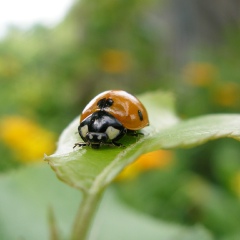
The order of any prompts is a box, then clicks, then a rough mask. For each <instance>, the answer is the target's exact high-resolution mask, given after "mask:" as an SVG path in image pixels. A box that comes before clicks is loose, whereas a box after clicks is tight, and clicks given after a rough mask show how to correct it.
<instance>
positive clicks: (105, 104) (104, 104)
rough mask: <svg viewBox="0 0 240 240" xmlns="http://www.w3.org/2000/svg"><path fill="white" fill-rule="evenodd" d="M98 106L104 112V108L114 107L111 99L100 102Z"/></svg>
mask: <svg viewBox="0 0 240 240" xmlns="http://www.w3.org/2000/svg"><path fill="white" fill-rule="evenodd" d="M97 105H98V107H99V108H100V109H101V110H103V109H104V108H108V107H111V106H112V105H113V100H112V99H111V98H103V99H100V100H99V101H98V103H97Z"/></svg>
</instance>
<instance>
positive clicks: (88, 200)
mask: <svg viewBox="0 0 240 240" xmlns="http://www.w3.org/2000/svg"><path fill="white" fill-rule="evenodd" d="M102 193H103V191H100V192H96V193H91V192H87V193H84V194H83V198H82V201H81V204H80V207H79V210H78V213H77V216H76V218H75V223H74V226H73V231H72V237H71V240H86V239H87V235H88V232H89V229H90V226H91V223H92V220H93V217H94V214H95V212H96V210H97V207H98V204H99V202H100V200H101V197H102Z"/></svg>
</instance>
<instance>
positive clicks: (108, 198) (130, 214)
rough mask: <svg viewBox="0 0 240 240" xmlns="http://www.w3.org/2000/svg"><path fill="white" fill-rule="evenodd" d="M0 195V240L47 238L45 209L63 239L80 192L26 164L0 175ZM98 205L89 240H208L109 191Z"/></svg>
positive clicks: (200, 229) (199, 229)
mask: <svg viewBox="0 0 240 240" xmlns="http://www.w3.org/2000/svg"><path fill="white" fill-rule="evenodd" d="M0 192H1V194H0V239H1V240H9V239H25V240H32V239H34V240H42V239H49V236H50V233H49V225H48V210H49V207H51V208H52V210H53V211H54V215H55V216H56V219H57V221H56V224H57V227H58V229H60V230H61V231H60V236H61V239H69V238H68V237H67V236H68V235H69V229H70V226H71V224H72V222H73V217H74V215H75V212H76V210H77V208H78V205H79V199H80V194H79V192H78V191H75V190H73V189H71V188H69V187H67V186H66V185H64V184H62V183H60V182H59V181H57V179H56V178H55V176H54V175H53V174H52V171H50V169H49V168H48V166H42V165H36V166H30V167H27V168H22V169H19V170H18V171H14V172H12V173H10V174H5V175H3V176H1V178H0ZM101 206H102V207H101V208H100V209H99V212H98V213H97V216H96V219H95V221H94V222H93V228H92V231H91V233H90V240H91V239H92V240H93V239H97V240H108V239H109V240H110V239H114V240H121V239H127V240H130V239H138V240H141V239H151V240H155V239H156V240H157V239H165V240H170V239H179V240H186V239H191V240H211V239H212V238H211V237H210V235H209V233H208V231H207V230H206V229H204V228H203V227H201V226H200V225H197V226H193V227H185V226H181V225H178V224H171V223H165V222H162V221H159V220H156V219H154V218H152V217H150V216H148V215H145V214H140V213H139V212H137V211H134V210H133V209H131V208H129V207H127V206H126V205H124V204H123V203H122V202H121V201H120V200H119V198H118V195H117V194H115V191H114V189H113V188H109V189H108V191H106V194H105V195H104V197H103V201H102V205H101Z"/></svg>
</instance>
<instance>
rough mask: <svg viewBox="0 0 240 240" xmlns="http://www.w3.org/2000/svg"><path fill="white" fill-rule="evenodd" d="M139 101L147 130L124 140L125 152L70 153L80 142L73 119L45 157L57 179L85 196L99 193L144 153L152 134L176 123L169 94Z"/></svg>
mask: <svg viewBox="0 0 240 240" xmlns="http://www.w3.org/2000/svg"><path fill="white" fill-rule="evenodd" d="M141 100H142V102H143V103H144V105H145V107H146V108H147V109H148V113H149V117H150V126H149V127H146V128H145V129H144V130H143V133H144V134H145V136H144V137H141V138H140V139H139V140H138V139H137V138H135V137H132V136H131V137H130V136H126V137H124V138H123V139H122V143H123V144H124V145H125V146H126V148H117V147H101V148H100V149H97V150H96V149H91V148H90V147H84V148H79V149H73V146H74V144H75V143H76V142H79V141H82V140H81V139H80V137H79V135H78V134H77V128H78V125H79V117H78V118H76V119H74V120H73V122H72V123H70V125H69V126H68V127H67V128H66V129H65V130H64V131H63V133H62V135H61V136H60V139H59V143H58V149H57V151H56V152H55V153H54V154H53V155H51V156H46V157H45V160H47V161H48V162H49V164H50V165H51V167H52V168H53V170H54V171H55V172H56V174H57V176H58V177H59V178H60V179H61V180H63V181H64V182H66V183H68V184H69V185H71V186H73V187H76V188H78V189H81V190H83V191H84V192H87V191H95V192H96V191H99V189H102V188H104V187H105V186H106V185H107V184H109V183H110V182H111V181H112V180H113V179H114V178H115V177H116V176H117V175H118V173H119V172H120V171H121V170H122V169H123V168H124V167H125V166H126V165H128V164H129V163H131V162H132V161H133V160H134V159H136V158H137V157H138V156H140V155H141V154H142V153H143V152H146V150H145V151H144V149H143V151H142V150H141V146H140V143H145V144H146V143H147V141H148V138H149V136H150V135H151V134H152V133H154V132H158V131H160V130H161V129H164V128H167V127H169V126H171V125H173V124H175V123H176V122H177V121H178V118H177V117H176V116H175V114H174V110H173V106H174V103H173V102H174V101H173V97H172V95H171V94H168V93H162V92H159V91H157V92H155V93H151V94H145V95H142V97H141Z"/></svg>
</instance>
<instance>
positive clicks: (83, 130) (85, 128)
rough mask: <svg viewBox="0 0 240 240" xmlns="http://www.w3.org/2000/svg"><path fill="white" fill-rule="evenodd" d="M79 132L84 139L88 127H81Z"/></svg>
mask: <svg viewBox="0 0 240 240" xmlns="http://www.w3.org/2000/svg"><path fill="white" fill-rule="evenodd" d="M80 131H81V133H82V136H83V137H86V136H87V133H88V125H84V126H83V127H81V129H80Z"/></svg>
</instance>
